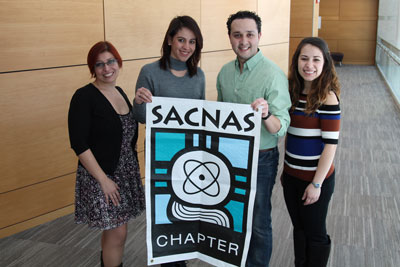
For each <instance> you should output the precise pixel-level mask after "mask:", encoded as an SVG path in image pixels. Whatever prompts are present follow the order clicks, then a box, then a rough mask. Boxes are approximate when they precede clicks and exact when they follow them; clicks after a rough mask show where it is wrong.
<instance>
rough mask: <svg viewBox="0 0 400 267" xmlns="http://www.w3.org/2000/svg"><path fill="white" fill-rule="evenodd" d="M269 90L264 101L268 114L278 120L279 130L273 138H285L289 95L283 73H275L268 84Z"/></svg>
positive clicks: (288, 119) (288, 118)
mask: <svg viewBox="0 0 400 267" xmlns="http://www.w3.org/2000/svg"><path fill="white" fill-rule="evenodd" d="M268 87H269V90H267V91H266V92H267V95H266V96H265V99H266V100H267V102H268V106H269V109H270V112H271V113H272V114H273V115H274V116H275V117H277V118H278V119H279V121H280V122H281V128H280V129H279V131H278V132H277V133H275V134H273V135H274V136H278V137H282V136H285V134H286V131H287V129H288V127H289V124H290V115H289V109H290V107H291V100H290V95H289V87H288V80H287V78H286V76H285V75H284V74H283V73H276V74H275V75H274V77H273V79H271V80H270V83H269V84H268Z"/></svg>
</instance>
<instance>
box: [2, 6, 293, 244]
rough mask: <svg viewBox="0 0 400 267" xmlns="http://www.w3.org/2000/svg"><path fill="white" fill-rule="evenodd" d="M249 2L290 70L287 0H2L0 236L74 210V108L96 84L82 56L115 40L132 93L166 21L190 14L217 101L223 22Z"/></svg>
mask: <svg viewBox="0 0 400 267" xmlns="http://www.w3.org/2000/svg"><path fill="white" fill-rule="evenodd" d="M245 9H248V10H253V11H256V12H257V13H259V15H260V16H261V18H262V20H263V22H264V24H263V30H262V34H263V36H262V39H261V42H260V48H261V50H262V51H263V52H264V54H265V55H266V56H268V57H270V58H271V59H272V60H274V61H275V62H276V63H277V64H278V65H279V66H280V67H281V68H282V69H283V70H284V71H285V72H286V73H287V68H288V48H289V9H290V2H289V0H284V1H282V0H271V1H262V0H240V1H239V0H221V1H212V0H168V1H167V0H123V1H122V0H79V1H77V0H59V1H52V0H38V1H30V0H18V1H15V0H0V32H1V33H2V34H1V37H0V38H1V41H0V51H1V54H0V90H1V100H0V123H1V124H0V133H1V138H0V153H1V158H2V160H1V161H0V173H1V178H0V214H1V216H0V237H4V236H7V235H10V234H13V233H16V232H19V231H22V230H25V229H27V228H30V227H33V226H35V225H38V224H41V223H44V222H47V221H50V220H53V219H55V218H57V217H60V216H63V215H65V214H69V213H71V212H73V210H74V207H73V202H74V183H75V170H76V165H77V159H76V156H75V155H74V153H73V152H72V150H71V149H70V147H69V140H68V132H67V112H68V106H69V101H70V99H71V96H72V94H73V93H74V91H75V90H76V89H77V88H79V87H81V86H83V85H84V84H86V83H88V82H90V81H91V80H90V75H89V71H88V69H87V67H86V65H85V62H86V56H87V52H88V50H89V48H90V47H91V46H92V45H93V44H94V43H96V42H97V41H99V40H104V39H106V40H109V41H111V42H112V43H113V44H114V45H115V46H116V47H117V49H118V50H119V52H120V53H121V56H122V58H123V59H124V63H123V64H124V65H123V70H122V71H121V73H120V77H119V79H118V84H119V85H120V86H121V87H122V88H124V89H125V91H126V92H127V93H128V96H129V97H130V99H133V96H134V86H135V83H136V78H137V75H138V72H139V70H140V68H141V67H142V66H143V65H144V64H146V63H149V62H152V61H155V60H156V59H157V58H158V57H159V55H160V47H161V42H162V38H163V36H164V33H165V30H166V29H167V27H168V24H169V21H170V20H171V19H172V18H173V17H175V16H176V15H183V14H187V15H190V16H192V17H193V18H195V19H196V21H197V22H198V23H199V25H200V27H201V29H202V33H203V36H204V50H203V52H204V53H203V54H202V61H201V67H202V69H203V70H204V71H205V74H206V80H207V92H206V96H207V99H209V100H215V99H216V89H215V82H216V76H217V73H218V71H219V69H220V68H221V66H222V65H223V64H224V63H226V62H227V61H229V60H232V59H233V58H234V54H233V52H232V51H231V48H230V44H229V41H228V36H227V30H226V26H225V22H226V19H227V17H228V15H229V14H231V13H234V12H236V11H238V10H245ZM143 129H144V127H141V130H140V135H139V141H138V152H139V158H140V164H141V170H142V176H143V177H144V165H143V164H144V160H143V159H144V158H143V156H144V152H143V144H144V131H143Z"/></svg>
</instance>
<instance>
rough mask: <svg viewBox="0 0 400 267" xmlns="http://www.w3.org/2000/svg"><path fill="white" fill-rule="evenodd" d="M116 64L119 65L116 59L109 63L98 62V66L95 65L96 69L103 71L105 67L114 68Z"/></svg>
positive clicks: (110, 60)
mask: <svg viewBox="0 0 400 267" xmlns="http://www.w3.org/2000/svg"><path fill="white" fill-rule="evenodd" d="M115 63H117V60H116V59H115V58H112V59H109V60H107V62H96V64H94V67H95V68H97V69H102V68H104V66H105V65H106V64H107V66H112V65H114V64H115Z"/></svg>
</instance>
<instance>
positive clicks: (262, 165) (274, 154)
mask: <svg viewBox="0 0 400 267" xmlns="http://www.w3.org/2000/svg"><path fill="white" fill-rule="evenodd" d="M278 163H279V151H278V148H277V147H275V148H274V149H272V150H268V151H260V154H259V156H258V172H257V191H256V199H255V201H254V211H253V231H252V234H251V240H250V248H249V253H248V255H247V261H246V266H247V267H253V266H265V267H268V266H269V260H270V259H271V254H272V225H271V195H272V189H273V188H274V184H275V178H276V174H277V170H278Z"/></svg>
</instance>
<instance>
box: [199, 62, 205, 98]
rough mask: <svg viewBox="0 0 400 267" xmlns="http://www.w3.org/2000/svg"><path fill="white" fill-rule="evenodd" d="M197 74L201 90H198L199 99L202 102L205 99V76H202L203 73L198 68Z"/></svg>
mask: <svg viewBox="0 0 400 267" xmlns="http://www.w3.org/2000/svg"><path fill="white" fill-rule="evenodd" d="M199 71H200V72H199V74H200V82H201V88H200V90H201V92H202V93H201V99H202V100H204V99H206V76H205V75H204V72H203V70H201V69H200V68H199Z"/></svg>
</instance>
